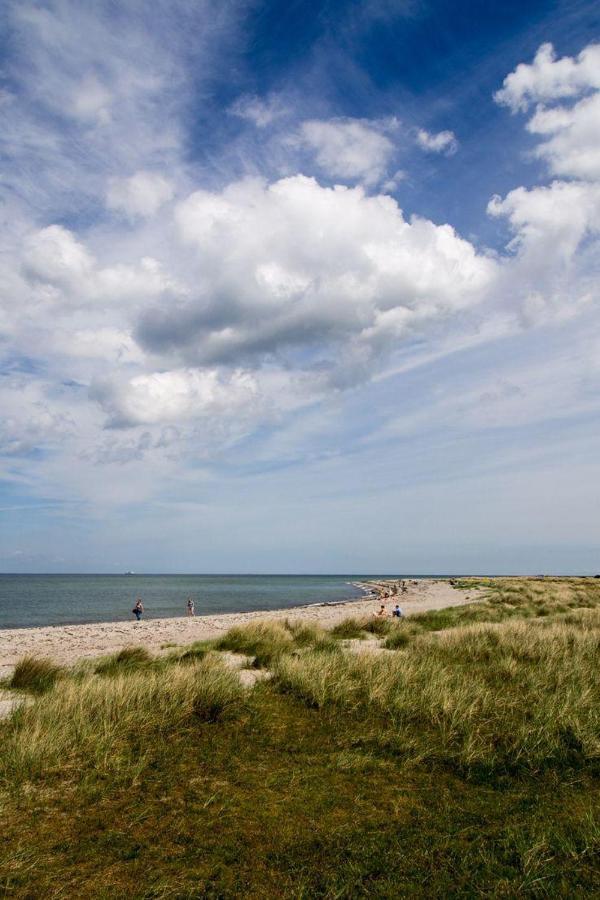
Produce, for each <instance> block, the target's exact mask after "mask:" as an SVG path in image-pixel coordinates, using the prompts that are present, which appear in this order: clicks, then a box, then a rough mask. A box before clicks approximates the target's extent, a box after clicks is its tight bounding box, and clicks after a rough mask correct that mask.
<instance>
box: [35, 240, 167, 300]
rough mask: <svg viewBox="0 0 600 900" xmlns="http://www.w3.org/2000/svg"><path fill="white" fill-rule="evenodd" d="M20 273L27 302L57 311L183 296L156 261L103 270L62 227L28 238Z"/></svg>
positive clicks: (150, 259) (119, 265)
mask: <svg viewBox="0 0 600 900" xmlns="http://www.w3.org/2000/svg"><path fill="white" fill-rule="evenodd" d="M22 269H23V274H24V276H25V278H26V280H27V282H28V284H29V285H30V287H31V288H32V290H30V291H29V295H28V296H29V299H30V300H32V301H33V302H34V303H38V302H40V301H43V302H45V303H52V304H53V305H54V306H61V305H62V306H66V307H68V308H70V307H72V306H73V305H81V304H83V305H86V304H89V303H92V302H93V303H101V304H108V305H109V306H114V305H115V304H118V303H122V302H123V301H127V302H128V303H135V301H139V300H142V299H143V300H148V299H150V298H152V297H157V296H159V295H161V294H168V295H169V296H173V295H174V294H178V293H181V292H183V289H182V288H181V286H180V285H178V284H177V283H176V282H175V281H174V280H172V279H171V278H170V277H169V275H168V274H167V273H165V272H164V270H163V268H162V266H161V264H160V263H159V262H158V261H157V260H156V259H153V258H152V257H142V259H140V260H138V261H137V264H136V265H135V266H133V265H124V264H121V263H115V264H113V265H111V266H105V267H102V266H100V265H99V264H98V261H97V260H96V258H95V257H94V256H93V254H92V253H90V251H89V250H88V249H87V247H86V246H85V245H84V244H83V243H82V242H81V241H78V240H77V238H76V237H75V235H74V234H73V233H72V232H71V231H69V230H68V229H66V228H63V227H62V226H61V225H49V226H48V227H47V228H42V229H40V230H38V231H35V232H33V233H31V234H29V235H28V236H27V238H26V239H25V241H24V247H23V253H22Z"/></svg>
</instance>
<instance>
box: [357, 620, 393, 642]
mask: <svg viewBox="0 0 600 900" xmlns="http://www.w3.org/2000/svg"><path fill="white" fill-rule="evenodd" d="M362 627H363V630H364V631H368V632H369V634H377V635H379V636H380V637H383V636H384V635H386V634H389V632H390V631H391V630H392V628H393V622H392V621H391V620H390V619H387V618H384V617H383V616H373V618H372V619H366V621H365V622H363V626H362Z"/></svg>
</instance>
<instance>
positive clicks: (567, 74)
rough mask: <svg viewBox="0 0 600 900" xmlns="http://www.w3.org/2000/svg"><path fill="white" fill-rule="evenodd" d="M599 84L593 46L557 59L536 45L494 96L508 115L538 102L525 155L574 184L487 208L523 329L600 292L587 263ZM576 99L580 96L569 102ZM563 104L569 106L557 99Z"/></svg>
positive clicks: (594, 242) (596, 220) (596, 224)
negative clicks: (499, 232)
mask: <svg viewBox="0 0 600 900" xmlns="http://www.w3.org/2000/svg"><path fill="white" fill-rule="evenodd" d="M599 87H600V45H598V44H595V45H594V44H592V45H590V46H588V47H586V48H585V49H584V50H582V52H581V53H580V54H579V56H578V57H577V58H571V57H564V58H563V59H559V60H557V59H556V57H555V55H554V51H553V48H552V47H551V45H549V44H544V45H542V46H541V47H540V49H539V50H538V52H537V54H536V57H535V59H534V62H533V64H532V65H524V64H523V65H519V66H517V68H516V69H515V71H514V72H512V73H511V74H510V75H508V76H507V78H506V79H505V80H504V88H503V89H502V90H501V91H499V92H498V93H497V94H496V95H495V98H496V100H497V101H498V102H499V103H504V104H505V105H507V106H509V107H510V108H511V109H512V110H513V112H516V111H517V110H526V109H527V108H529V106H530V105H531V104H532V103H538V102H539V101H543V102H544V104H546V105H543V106H542V105H538V106H537V107H536V110H535V113H534V115H533V116H532V118H531V119H530V121H529V122H528V124H527V130H528V131H529V132H530V133H531V134H533V135H536V136H539V138H540V142H539V144H538V146H537V147H536V148H535V149H534V151H533V154H534V155H535V156H536V157H538V158H539V159H542V160H543V161H544V162H545V163H546V164H547V167H548V169H549V171H550V173H551V174H553V175H560V176H563V178H565V179H574V180H555V181H553V182H552V184H550V185H548V186H538V187H533V188H530V189H526V188H524V187H519V188H516V189H515V190H512V191H510V193H509V194H508V195H507V196H506V197H505V198H504V199H501V198H499V197H495V198H493V199H492V201H491V202H490V204H489V206H488V212H489V213H490V215H493V216H505V217H506V218H507V220H508V222H509V224H510V227H511V230H512V231H513V233H514V237H513V238H512V240H511V242H510V243H509V245H508V249H509V250H510V251H511V252H512V253H514V257H512V258H510V257H509V258H508V259H507V260H505V261H504V265H503V279H502V284H503V287H504V290H505V292H506V293H507V294H508V295H510V296H513V297H515V296H516V297H519V298H520V299H521V301H522V315H523V319H524V321H525V322H526V323H527V324H536V323H539V322H540V321H546V320H548V318H554V319H564V318H565V317H569V316H572V315H574V314H576V313H578V312H579V311H580V310H581V309H582V308H584V307H585V306H586V305H587V304H588V303H589V302H590V301H591V300H593V298H594V297H597V295H598V291H599V290H600V283H599V280H598V273H597V266H596V263H595V261H594V260H595V258H596V257H597V255H598V254H599V253H600V241H599V240H598V238H599V236H600V183H599V180H600V159H599V154H598V145H599V141H600V92H598V88H599ZM580 94H584V95H585V96H583V98H581V99H579V100H577V98H578V96H579V95H580ZM564 100H568V101H570V104H569V105H566V104H565V103H564V102H557V101H564ZM573 101H576V102H573ZM549 104H550V105H549Z"/></svg>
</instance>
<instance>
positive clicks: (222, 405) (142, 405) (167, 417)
mask: <svg viewBox="0 0 600 900" xmlns="http://www.w3.org/2000/svg"><path fill="white" fill-rule="evenodd" d="M91 395H92V397H93V399H95V400H97V401H98V402H99V403H100V404H101V406H102V407H103V409H104V410H105V411H106V412H107V413H108V415H109V421H110V424H111V425H113V426H115V427H122V426H131V425H156V424H164V423H170V422H180V421H182V420H185V419H187V418H189V417H193V418H198V417H202V416H215V417H217V418H218V417H220V416H222V415H223V414H227V415H228V416H231V415H234V414H235V413H236V412H242V411H245V412H246V413H247V412H248V407H249V405H251V404H252V403H253V402H254V400H255V398H256V395H257V387H256V382H255V380H254V379H253V377H252V376H251V375H250V374H248V373H245V372H242V371H239V370H238V371H235V372H233V373H232V374H231V375H229V376H227V377H224V376H221V375H219V374H218V373H217V372H216V371H215V370H198V369H180V370H173V371H169V372H152V373H149V374H144V375H136V376H134V377H133V378H130V379H129V380H128V381H126V382H124V383H123V382H122V381H121V382H119V381H118V380H115V379H108V380H103V381H98V382H97V383H96V384H94V385H93V387H92V393H91Z"/></svg>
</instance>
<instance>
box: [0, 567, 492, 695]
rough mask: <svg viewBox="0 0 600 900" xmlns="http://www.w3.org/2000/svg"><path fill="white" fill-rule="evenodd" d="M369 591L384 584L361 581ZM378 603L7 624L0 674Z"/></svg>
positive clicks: (415, 606) (436, 589) (464, 596)
mask: <svg viewBox="0 0 600 900" xmlns="http://www.w3.org/2000/svg"><path fill="white" fill-rule="evenodd" d="M366 584H367V585H368V586H370V587H371V588H372V589H373V590H376V589H377V586H378V585H381V584H385V583H384V582H377V583H375V582H368V583H366ZM476 599H477V591H475V590H474V589H473V588H471V589H469V590H467V591H464V590H460V589H456V588H454V587H452V585H451V584H450V583H449V582H448V581H444V580H437V579H432V578H421V579H419V580H417V581H412V580H411V581H408V582H407V592H406V593H405V594H401V595H398V596H393V597H390V598H388V599H387V600H386V601H385V604H386V614H388V615H389V614H390V612H391V609H392V607H393V605H394V604H395V603H396V602H398V603H400V606H401V607H402V610H403V612H404V614H405V615H407V616H410V615H413V614H414V613H417V612H425V611H426V610H429V609H443V608H444V607H448V606H460V605H462V604H464V603H469V602H470V601H472V600H476ZM379 607H380V601H379V599H378V598H377V596H366V597H365V598H363V599H359V600H348V601H345V602H342V603H323V604H318V603H316V604H312V605H311V606H300V607H295V608H292V609H278V610H268V611H264V612H245V613H227V614H223V615H212V616H196V617H194V618H187V617H181V618H177V619H151V618H145V619H142V621H141V622H139V623H138V622H135V621H133V622H129V621H127V622H125V621H124V622H101V623H94V624H93V625H53V626H49V627H47V628H7V629H3V630H0V678H2V677H6V676H7V675H9V674H10V673H11V672H12V669H13V667H14V666H15V664H16V662H17V661H18V660H19V659H20V658H21V657H23V656H26V655H32V656H38V657H47V658H49V659H52V660H54V661H55V662H58V663H61V664H64V665H71V664H73V663H75V662H76V661H77V660H79V659H89V658H92V657H95V656H102V655H105V654H108V653H115V652H117V651H118V650H122V649H123V647H128V646H132V645H135V646H142V647H146V648H147V649H148V650H150V651H152V652H154V653H160V652H164V650H165V645H171V646H173V645H184V644H190V643H192V642H193V641H200V640H207V639H211V638H216V637H219V636H220V635H222V634H224V633H225V632H226V631H228V630H229V629H230V628H232V627H233V626H234V625H246V624H248V623H249V622H256V621H266V620H269V619H271V620H272V619H289V620H290V621H299V620H301V621H305V622H314V623H316V624H318V625H321V626H322V627H323V628H332V627H333V626H334V625H336V624H337V623H338V622H340V621H342V620H343V619H346V618H348V617H353V618H366V617H368V616H372V615H375V614H376V613H377V612H378V610H379Z"/></svg>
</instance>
